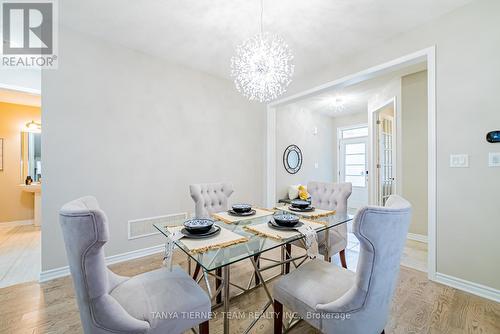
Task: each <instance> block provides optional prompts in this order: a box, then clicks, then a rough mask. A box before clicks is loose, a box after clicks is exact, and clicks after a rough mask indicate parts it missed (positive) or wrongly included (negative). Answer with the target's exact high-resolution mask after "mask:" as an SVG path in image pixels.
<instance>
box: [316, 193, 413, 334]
mask: <svg viewBox="0 0 500 334" xmlns="http://www.w3.org/2000/svg"><path fill="white" fill-rule="evenodd" d="M410 217H411V205H410V203H409V202H408V201H406V200H405V199H404V198H402V197H400V196H397V195H391V196H390V197H389V199H388V200H387V202H386V204H385V207H379V206H367V207H364V208H362V209H360V210H359V211H358V213H357V214H356V217H355V219H354V224H353V229H354V234H355V235H356V237H357V238H358V239H359V242H360V254H359V261H358V266H357V269H356V278H355V282H354V285H353V287H352V288H351V289H350V290H348V291H347V292H346V293H345V294H344V295H343V296H342V297H340V298H339V299H337V300H335V301H333V302H330V303H326V304H318V305H317V306H316V308H317V310H318V311H319V312H334V313H337V312H338V313H347V314H350V315H351V319H350V321H336V320H331V321H326V322H324V327H323V330H324V332H326V333H333V332H335V333H340V334H342V333H360V334H361V333H380V332H382V330H383V329H384V326H385V324H386V322H387V318H388V316H389V311H390V305H391V300H392V295H393V293H394V289H395V286H396V283H397V278H398V273H399V266H400V260H401V254H402V253H403V249H404V245H405V242H406V235H407V233H408V226H409V225H410ZM332 319H333V318H332Z"/></svg>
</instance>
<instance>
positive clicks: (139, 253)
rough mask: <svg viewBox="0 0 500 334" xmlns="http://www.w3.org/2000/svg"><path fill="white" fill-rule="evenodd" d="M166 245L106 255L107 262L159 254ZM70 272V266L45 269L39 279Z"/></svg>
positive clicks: (42, 280)
mask: <svg viewBox="0 0 500 334" xmlns="http://www.w3.org/2000/svg"><path fill="white" fill-rule="evenodd" d="M164 247H165V245H157V246H152V247H147V248H142V249H137V250H134V251H131V252H126V253H122V254H116V255H111V256H108V257H106V264H107V265H110V264H115V263H120V262H125V261H130V260H134V259H138V258H141V257H145V256H148V255H153V254H157V253H160V252H162V251H163V249H164ZM69 274H70V272H69V266H64V267H60V268H55V269H50V270H45V271H42V272H41V273H40V278H39V280H38V281H39V282H40V283H43V282H47V281H50V280H53V279H56V278H60V277H64V276H68V275H69Z"/></svg>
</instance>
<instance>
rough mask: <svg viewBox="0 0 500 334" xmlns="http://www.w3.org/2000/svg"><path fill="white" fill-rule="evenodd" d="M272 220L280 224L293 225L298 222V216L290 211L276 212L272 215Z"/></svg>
mask: <svg viewBox="0 0 500 334" xmlns="http://www.w3.org/2000/svg"><path fill="white" fill-rule="evenodd" d="M273 218H274V221H275V222H276V224H278V225H280V226H287V227H290V226H295V225H297V224H298V222H299V220H300V218H299V217H298V216H296V215H292V214H290V213H278V214H275V215H273Z"/></svg>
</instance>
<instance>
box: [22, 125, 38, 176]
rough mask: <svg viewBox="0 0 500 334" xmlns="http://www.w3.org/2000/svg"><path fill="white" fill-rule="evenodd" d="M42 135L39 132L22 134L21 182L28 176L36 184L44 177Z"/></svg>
mask: <svg viewBox="0 0 500 334" xmlns="http://www.w3.org/2000/svg"><path fill="white" fill-rule="evenodd" d="M41 137H42V134H41V133H39V132H28V131H23V132H21V182H22V183H24V182H25V180H26V178H27V177H28V176H31V178H32V179H33V181H34V182H39V181H40V179H41V177H42V140H41V139H42V138H41Z"/></svg>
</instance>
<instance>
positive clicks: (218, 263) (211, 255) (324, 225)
mask: <svg viewBox="0 0 500 334" xmlns="http://www.w3.org/2000/svg"><path fill="white" fill-rule="evenodd" d="M279 212H281V211H279V210H274V212H270V215H268V216H264V217H256V218H251V217H244V218H243V217H242V220H240V221H237V222H233V223H226V222H224V221H221V220H216V222H215V224H216V225H218V226H220V227H221V228H224V229H227V230H229V231H232V232H234V233H236V234H238V235H241V236H242V237H245V238H246V239H247V241H246V242H242V243H237V244H234V245H231V246H227V247H223V248H217V249H209V250H207V251H205V252H192V251H190V249H189V248H188V247H187V246H186V245H185V244H184V243H183V239H182V238H181V239H179V240H175V241H174V242H175V245H176V246H177V247H178V248H179V249H180V250H182V251H183V252H184V253H186V254H187V256H188V262H189V269H188V270H189V273H190V274H191V262H192V261H194V262H195V264H196V269H195V273H194V275H193V278H194V279H196V280H197V281H198V282H199V281H201V279H205V283H206V286H207V289H208V294H209V296H210V298H211V299H212V301H213V304H212V305H213V306H212V309H214V308H217V307H219V306H222V307H223V312H222V315H223V317H224V319H223V320H224V333H229V318H230V316H229V307H230V297H229V289H230V287H234V288H237V289H239V290H241V291H242V293H247V292H249V291H251V290H253V289H255V288H259V287H262V288H264V290H265V292H266V294H267V298H268V301H267V303H266V305H265V306H264V307H263V310H262V312H260V314H261V315H262V314H264V313H265V311H266V310H267V308H268V307H269V306H271V305H272V302H273V299H272V296H271V293H270V291H269V289H268V287H267V285H266V282H267V281H269V280H271V279H273V278H275V277H276V276H279V275H282V274H286V273H288V272H289V269H290V266H291V265H294V266H295V267H298V266H300V265H301V264H302V263H303V262H305V261H306V260H307V258H308V256H307V255H300V256H296V257H293V256H292V254H291V244H292V243H293V242H297V243H300V242H301V241H300V240H302V243H303V244H304V242H303V239H304V236H303V235H301V234H300V233H297V234H296V235H294V236H291V237H288V238H284V239H276V238H270V237H266V236H262V235H259V234H256V233H254V232H252V231H250V230H248V227H249V226H253V225H259V224H263V223H268V222H269V221H270V220H271V219H272V214H273V213H279ZM299 215H300V214H299ZM352 218H353V216H352V215H348V214H338V213H337V214H332V215H329V216H322V217H318V218H314V217H312V218H310V217H308V218H307V219H309V220H312V221H314V222H320V223H321V224H320V225H319V226H320V227H319V228H316V231H317V232H321V231H325V230H329V229H331V228H333V227H335V226H339V225H342V224H346V223H348V222H349V221H351V220H352ZM183 222H184V221H183V220H181V219H179V221H172V222H170V223H169V224H168V225H165V224H155V225H154V226H155V228H156V229H157V230H158V231H160V232H161V233H162V234H163V235H164V236H165V237H167V238H170V236H171V235H172V232H171V230H169V227H170V228H171V227H174V226H180V225H182V224H183ZM324 236H325V237H324V238H323V240H318V243H319V244H320V245H321V246H322V249H324V252H323V256H324V258H325V260H326V261H328V259H329V258H330V256H331V254H329V248H330V247H329V238H328V237H326V236H328V233H324ZM304 246H305V244H304ZM323 246H324V247H323ZM276 248H280V249H281V259H270V258H266V257H264V256H263V253H265V252H268V251H270V250H273V249H276ZM243 260H250V262H251V263H252V265H253V269H254V271H253V274H252V276H251V277H250V280H249V282H248V284H247V285H246V287H244V286H241V285H238V284H236V283H234V282H231V281H230V267H231V264H234V263H237V262H240V261H243ZM264 261H266V262H267V261H269V262H270V263H271V264H268V265H265V266H263V262H264ZM276 267H281V272H280V274H278V275H275V276H273V277H271V278H270V279H268V280H267V281H266V280H264V279H263V277H262V272H264V271H266V270H269V269H272V268H276ZM200 272H201V274H202V275H201V276H200V278H199V279H198V275H199V273H200ZM210 276H212V277H214V278H215V291H214V292H213V293H212V291H211V288H210V284H209V279H208V278H209V277H210ZM252 283H254V284H253V285H252ZM214 301H215V303H214ZM258 320H259V318H255V319H254V320H253V322H252V323H251V324H250V326H249V327H248V328H247V330H246V331H245V333H248V332H249V331H250V330H251V328H252V327H253V326H254V325H255V323H256V322H257V321H258Z"/></svg>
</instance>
